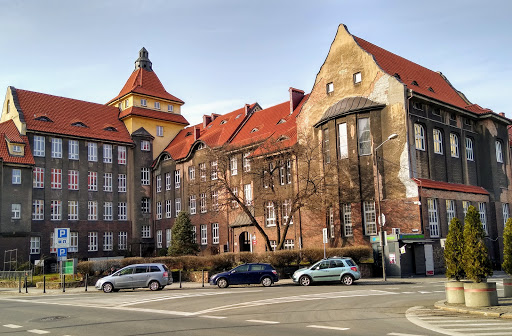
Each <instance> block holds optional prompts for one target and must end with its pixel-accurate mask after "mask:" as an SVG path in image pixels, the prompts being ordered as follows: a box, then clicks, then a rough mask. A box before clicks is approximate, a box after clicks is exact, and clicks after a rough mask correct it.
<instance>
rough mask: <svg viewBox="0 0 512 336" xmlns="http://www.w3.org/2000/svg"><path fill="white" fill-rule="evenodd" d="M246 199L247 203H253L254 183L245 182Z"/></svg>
mask: <svg viewBox="0 0 512 336" xmlns="http://www.w3.org/2000/svg"><path fill="white" fill-rule="evenodd" d="M244 201H245V205H252V185H251V184H250V183H248V184H244Z"/></svg>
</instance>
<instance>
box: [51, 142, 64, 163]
mask: <svg viewBox="0 0 512 336" xmlns="http://www.w3.org/2000/svg"><path fill="white" fill-rule="evenodd" d="M51 142H52V158H54V159H61V158H62V139H57V138H52V139H51Z"/></svg>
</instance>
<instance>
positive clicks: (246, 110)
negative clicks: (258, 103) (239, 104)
mask: <svg viewBox="0 0 512 336" xmlns="http://www.w3.org/2000/svg"><path fill="white" fill-rule="evenodd" d="M250 107H251V105H250V104H245V106H244V113H245V115H248V114H249V108H250Z"/></svg>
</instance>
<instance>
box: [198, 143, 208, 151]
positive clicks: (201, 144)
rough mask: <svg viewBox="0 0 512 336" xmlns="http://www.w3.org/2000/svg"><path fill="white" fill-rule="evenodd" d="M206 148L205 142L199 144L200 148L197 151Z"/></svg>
mask: <svg viewBox="0 0 512 336" xmlns="http://www.w3.org/2000/svg"><path fill="white" fill-rule="evenodd" d="M205 148H206V145H205V144H204V142H200V143H199V146H197V149H198V150H199V149H205Z"/></svg>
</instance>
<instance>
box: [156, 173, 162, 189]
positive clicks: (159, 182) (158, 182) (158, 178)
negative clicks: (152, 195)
mask: <svg viewBox="0 0 512 336" xmlns="http://www.w3.org/2000/svg"><path fill="white" fill-rule="evenodd" d="M156 192H157V193H159V192H162V175H157V176H156Z"/></svg>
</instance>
